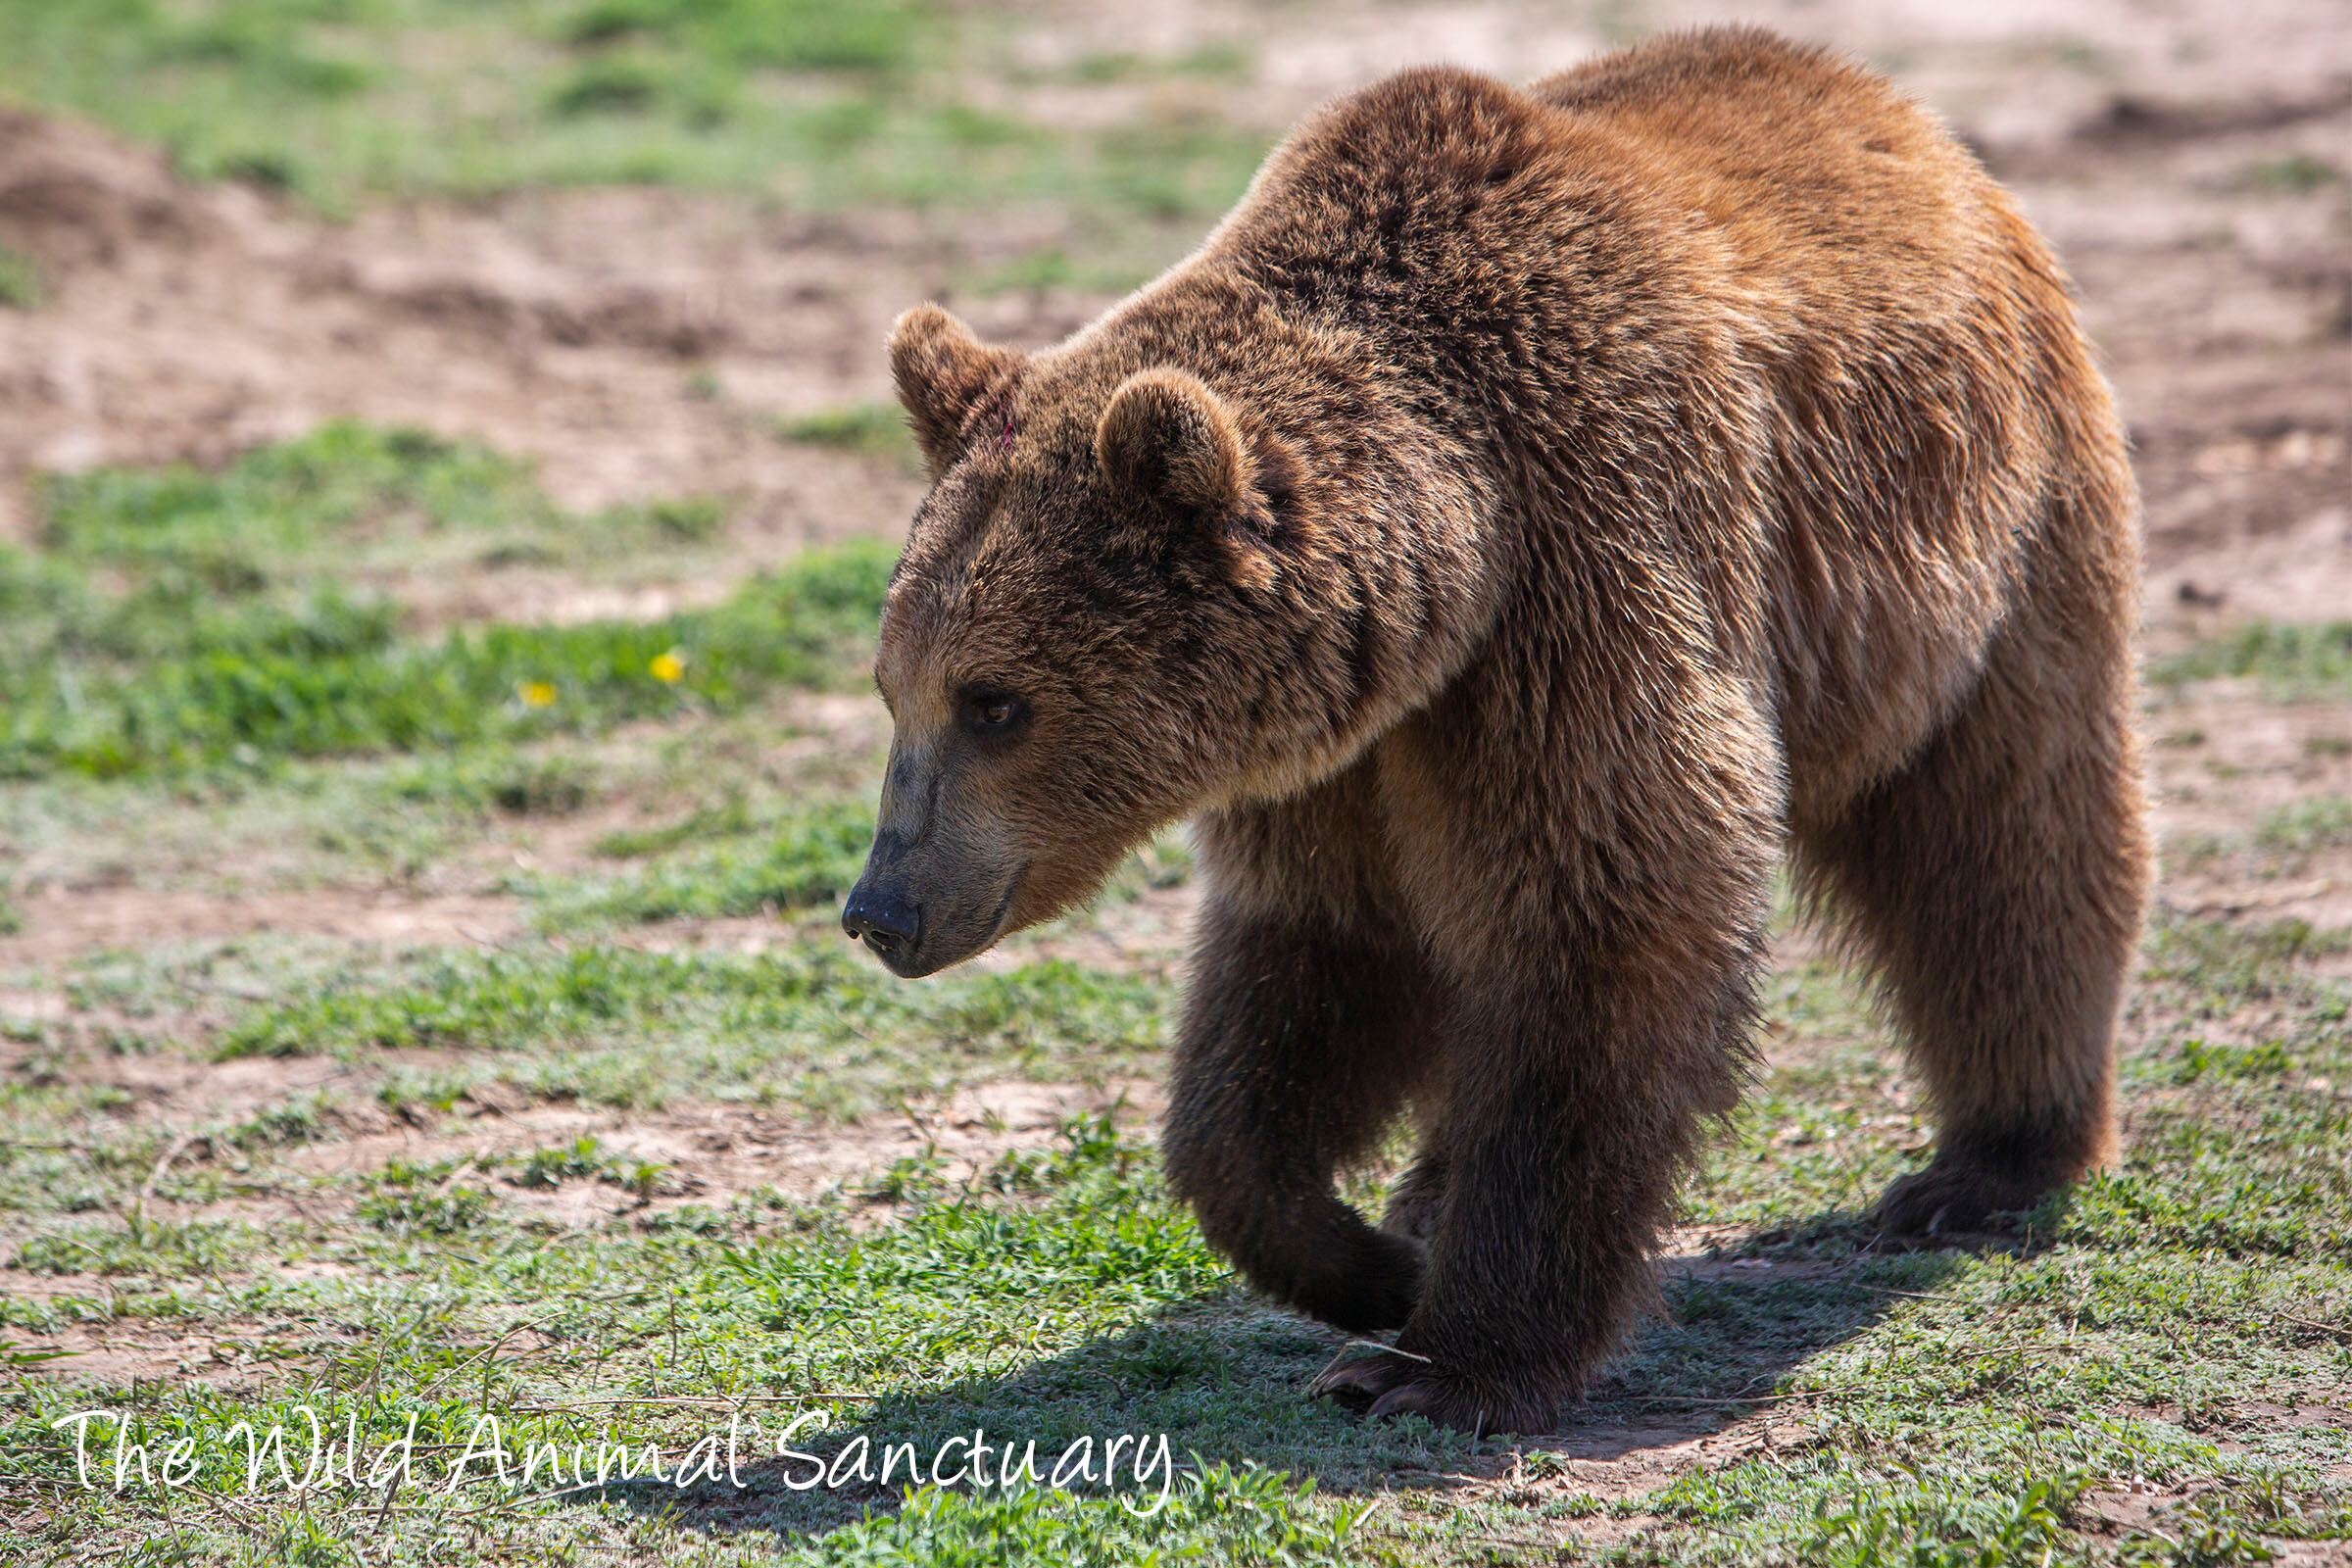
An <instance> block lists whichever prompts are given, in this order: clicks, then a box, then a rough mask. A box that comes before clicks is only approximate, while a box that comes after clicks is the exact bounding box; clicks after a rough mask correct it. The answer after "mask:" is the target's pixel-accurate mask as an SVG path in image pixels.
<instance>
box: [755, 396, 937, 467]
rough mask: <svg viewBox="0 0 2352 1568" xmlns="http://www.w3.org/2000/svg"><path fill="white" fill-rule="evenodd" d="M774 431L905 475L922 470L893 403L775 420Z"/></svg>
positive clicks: (830, 410)
mask: <svg viewBox="0 0 2352 1568" xmlns="http://www.w3.org/2000/svg"><path fill="white" fill-rule="evenodd" d="M776 429H777V432H778V433H779V434H781V435H782V436H783V437H784V439H785V440H787V441H797V442H801V443H803V444H805V445H809V446H824V447H836V448H839V449H841V450H843V451H845V452H855V453H857V454H858V456H859V457H863V458H869V459H872V460H873V461H875V462H877V463H887V464H889V465H891V466H894V467H896V468H898V469H900V470H901V471H902V472H905V473H909V474H919V473H921V472H922V469H923V460H922V454H921V453H919V452H918V451H916V450H915V445H914V437H913V436H911V435H910V434H908V433H907V416H906V415H905V414H903V413H901V412H900V410H899V407H898V405H897V404H895V403H860V404H858V405H856V406H854V407H851V408H844V409H826V410H822V411H820V412H818V413H815V414H804V415H799V416H797V417H792V418H788V419H783V420H779V421H778V422H777V425H776Z"/></svg>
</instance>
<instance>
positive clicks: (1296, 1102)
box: [1163, 902, 1434, 1333]
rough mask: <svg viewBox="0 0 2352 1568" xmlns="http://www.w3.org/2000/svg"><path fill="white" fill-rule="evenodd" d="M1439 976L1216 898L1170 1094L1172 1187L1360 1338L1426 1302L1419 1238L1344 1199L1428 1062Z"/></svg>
mask: <svg viewBox="0 0 2352 1568" xmlns="http://www.w3.org/2000/svg"><path fill="white" fill-rule="evenodd" d="M1427 987H1428V979H1427V976H1426V973H1425V971H1424V967H1423V965H1422V963H1421V962H1420V960H1419V959H1418V957H1417V956H1415V954H1414V953H1413V951H1412V949H1411V948H1410V947H1409V945H1405V944H1402V943H1401V942H1394V941H1386V940H1382V939H1381V938H1379V937H1378V936H1376V935H1373V934H1370V933H1367V932H1364V931H1361V930H1352V931H1351V930H1347V929H1343V928H1342V927H1340V926H1338V925H1337V924H1333V923H1327V922H1325V921H1322V920H1318V919H1309V918H1302V917H1299V916H1296V915H1287V914H1286V915H1276V914H1259V913H1250V912H1245V911H1244V910H1242V909H1240V908H1237V907H1233V906H1231V905H1227V904H1222V903H1217V902H1212V903H1211V904H1210V905H1209V906H1208V907H1205V908H1204V909H1203V910H1202V911H1201V940H1200V948H1199V953H1198V956H1197V957H1196V960H1195V964H1194V972H1193V976H1192V984H1191V987H1190V991H1189V994H1188V996H1187V999H1186V1006H1185V1019H1184V1027H1183V1032H1182V1034H1181V1036H1180V1037H1179V1039H1178V1041H1177V1046H1176V1052H1175V1061H1174V1067H1173V1073H1172V1081H1171V1083H1170V1088H1169V1103H1168V1114H1167V1125H1166V1132H1165V1137H1164V1140H1163V1150H1164V1153H1165V1158H1166V1164H1167V1173H1168V1182H1169V1185H1170V1186H1171V1187H1173V1188H1174V1189H1175V1191H1176V1192H1177V1194H1178V1195H1179V1196H1180V1197H1182V1198H1184V1199H1185V1200H1186V1201H1188V1202H1190V1203H1191V1204H1192V1205H1193V1209H1194V1211H1195V1213H1196V1214H1197V1215H1198V1216H1199V1219H1200V1222H1201V1234H1202V1235H1203V1236H1204V1237H1206V1238H1207V1240H1208V1242H1209V1245H1210V1246H1212V1247H1214V1248H1215V1249H1216V1250H1218V1251H1220V1252H1222V1253H1224V1254H1225V1255H1226V1256H1227V1257H1229V1258H1231V1259H1232V1260H1233V1262H1234V1263H1235V1265H1236V1266H1237V1267H1239V1268H1240V1269H1241V1271H1242V1272H1243V1273H1244V1274H1245V1275H1247V1276H1248V1277H1249V1278H1250V1282H1251V1283H1252V1284H1254V1285H1256V1286H1257V1287H1258V1288H1259V1289H1260V1290H1263V1291H1265V1292H1266V1293H1267V1294H1268V1295H1270V1296H1273V1297H1274V1298H1276V1299H1279V1300H1282V1301H1285V1302H1288V1303H1289V1304H1290V1305H1292V1306H1296V1307H1298V1308H1299V1309H1300V1310H1302V1311H1305V1312H1307V1313H1310V1314H1311V1315H1313V1316H1315V1317H1318V1318H1321V1319H1323V1320H1324V1321H1325V1322H1327V1323H1332V1324H1335V1325H1337V1326H1339V1327H1341V1328H1344V1329H1348V1330H1349V1331H1351V1332H1355V1333H1369V1332H1372V1331H1375V1330H1379V1329H1390V1328H1396V1327H1397V1326H1398V1325H1399V1324H1401V1323H1403V1322H1404V1320H1405V1317H1406V1315H1407V1314H1408V1313H1410V1312H1411V1310H1412V1307H1413V1303H1414V1301H1415V1300H1416V1299H1417V1298H1418V1296H1419V1293H1420V1288H1421V1274H1422V1254H1423V1249H1422V1247H1421V1245H1420V1243H1419V1242H1418V1241H1417V1240H1414V1239H1411V1238H1408V1237H1406V1236H1401V1235H1397V1234H1395V1233H1394V1232H1392V1231H1388V1230H1375V1229H1374V1228H1373V1227H1372V1226H1371V1225H1370V1224H1368V1223H1366V1222H1365V1220H1364V1218H1363V1216H1362V1215H1360V1214H1358V1213H1357V1212H1356V1211H1355V1210H1354V1209H1353V1208H1351V1207H1349V1206H1348V1204H1347V1203H1345V1202H1343V1201H1341V1200H1340V1198H1339V1196H1338V1194H1337V1193H1336V1192H1335V1191H1334V1190H1333V1180H1334V1177H1335V1176H1336V1175H1337V1173H1338V1172H1339V1171H1340V1169H1341V1168H1343V1167H1344V1166H1346V1165H1347V1164H1348V1163H1349V1162H1350V1161H1352V1160H1354V1159H1356V1158H1357V1157H1359V1156H1361V1155H1362V1154H1364V1153H1365V1152H1368V1151H1369V1150H1370V1149H1371V1147H1372V1146H1373V1145H1374V1143H1375V1142H1377V1141H1378V1139H1379V1138H1380V1136H1381V1134H1382V1133H1383V1132H1384V1131H1385V1130H1386V1129H1387V1127H1388V1124H1389V1122H1390V1121H1391V1119H1392V1118H1394V1117H1395V1116H1396V1114H1397V1111H1398V1110H1399V1109H1400V1108H1401V1106H1402V1104H1403V1103H1404V1099H1405V1097H1406V1095H1407V1094H1408V1093H1409V1092H1410V1091H1411V1089H1412V1088H1413V1086H1414V1082H1415V1079H1416V1078H1417V1076H1418V1075H1419V1074H1421V1073H1422V1072H1423V1071H1425V1070H1426V1068H1427V1066H1428V1062H1429V1057H1430V1055H1431V1054H1432V1052H1433V1049H1434V1040H1433V1038H1432V1036H1433V1034H1434V1031H1431V1030H1429V1029H1428V1028H1426V1026H1425V1019H1426V1016H1427V1007H1428V998H1429V993H1428V990H1427Z"/></svg>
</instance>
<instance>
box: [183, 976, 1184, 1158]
mask: <svg viewBox="0 0 2352 1568" xmlns="http://www.w3.org/2000/svg"><path fill="white" fill-rule="evenodd" d="M158 980H159V983H160V984H162V985H163V986H164V987H165V988H166V989H168V988H169V986H170V983H171V982H170V977H169V975H166V976H161V977H158ZM1165 994H1166V988H1165V987H1164V986H1162V985H1160V984H1157V983H1155V982H1152V981H1150V980H1147V979H1143V978H1138V977H1131V976H1119V975H1111V974H1105V973H1102V972H1099V971H1095V970H1089V969H1082V968H1079V967H1076V966H1074V965H1072V964H1069V963H1066V962H1061V961H1058V960H1054V961H1046V962H1038V963H1030V964H1024V965H1022V966H1021V967H1019V968H1016V969H1012V970H1009V971H1006V972H1003V973H995V974H975V973H969V972H964V973H958V974H956V975H952V976H948V977H943V978H941V979H938V980H935V981H931V982H926V983H924V984H921V985H907V984H906V983H904V982H901V981H897V980H894V979H892V978H891V977H890V976H889V975H888V974H886V973H884V972H883V971H882V969H881V968H880V967H879V966H878V965H876V964H875V963H874V962H873V961H872V960H871V959H870V958H867V957H865V956H863V955H861V954H859V953H858V952H856V951H854V950H852V949H851V948H850V947H849V946H848V945H847V944H846V943H841V942H821V941H820V942H813V943H801V944H786V945H780V946H779V947H778V948H776V949H775V950H772V951H770V952H768V953H763V954H758V955H747V954H730V953H719V952H708V951H689V952H679V953H644V952H639V951H636V950H634V949H629V948H620V947H610V946H603V945H596V946H587V947H581V948H577V949H574V950H572V951H570V952H563V953H558V952H547V953H525V954H506V953H488V954H474V953H463V954H460V953H448V954H441V953H431V952H427V953H421V954H417V955H414V956H410V957H408V958H406V959H403V960H400V961H399V963H398V965H397V966H396V968H395V970H394V972H393V973H392V974H390V975H387V976H385V977H384V978H383V979H382V980H378V981H373V982H368V981H365V980H361V979H359V978H358V977H355V976H352V975H348V974H335V973H332V972H329V973H325V974H322V975H319V977H318V978H317V979H316V980H315V981H312V982H307V983H303V984H301V985H299V986H298V987H296V988H293V989H292V990H291V991H290V994H289V995H287V997H286V998H285V1000H283V1001H280V1002H277V1003H274V1004H272V1005H268V1006H263V1007H259V1008H256V1009H254V1010H253V1011H252V1012H251V1013H250V1014H249V1015H248V1016H246V1017H243V1018H241V1019H239V1020H238V1021H236V1022H235V1023H233V1024H231V1025H229V1026H228V1027H227V1028H226V1029H225V1030H224V1031H223V1032H222V1033H221V1036H220V1038H219V1041H218V1044H217V1045H216V1047H215V1050H216V1052H217V1053H218V1054H220V1055H221V1056H225V1057H236V1056H246V1055H328V1056H337V1057H341V1058H342V1059H344V1060H347V1061H351V1062H366V1061H372V1060H375V1059H378V1058H379V1056H380V1054H382V1053H385V1052H404V1051H417V1050H434V1051H454V1052H461V1053H464V1054H466V1056H467V1057H468V1058H469V1059H470V1060H471V1063H472V1064H471V1066H470V1068H468V1069H467V1070H468V1072H469V1073H470V1074H471V1075H472V1076H474V1077H477V1078H481V1079H485V1080H487V1079H493V1078H495V1079H501V1080H503V1081H506V1082H509V1083H512V1084H514V1085H515V1086H516V1087H519V1088H522V1089H525V1090H528V1091H529V1092H531V1093H533V1094H539V1095H548V1096H554V1097H558V1098H563V1099H568V1100H577V1101H582V1102H586V1103H604V1104H615V1105H653V1104H661V1103H667V1102H669V1101H672V1100H677V1099H681V1098H684V1099H697V1098H712V1097H716V1098H721V1099H730V1100H755V1101H762V1102H773V1103H778V1104H784V1105H789V1106H792V1107H795V1108H796V1109H799V1110H800V1111H802V1112H804V1113H806V1114H809V1115H816V1116H826V1117H839V1116H847V1115H855V1114H859V1113H862V1112H864V1111H869V1110H872V1109H874V1108H876V1107H878V1106H883V1105H888V1104H892V1103H897V1102H898V1101H900V1100H903V1099H906V1098H907V1097H910V1096H921V1095H925V1094H930V1093H935V1092H938V1091H940V1090H941V1089H943V1088H945V1087H950V1086H953V1085H954V1084H956V1083H958V1082H961V1081H964V1080H966V1079H967V1078H969V1077H971V1076H973V1075H975V1074H978V1075H980V1076H983V1077H990V1076H1005V1075H1017V1076H1026V1077H1032V1078H1038V1079H1044V1080H1049V1081H1054V1080H1063V1079H1072V1078H1078V1079H1086V1078H1093V1077H1097V1076H1099V1075H1102V1074H1104V1073H1113V1072H1118V1071H1122V1070H1132V1069H1133V1068H1134V1067H1135V1066H1136V1064H1137V1062H1138V1061H1139V1059H1140V1058H1141V1056H1142V1055H1143V1054H1145V1053H1148V1052H1150V1051H1152V1050H1153V1049H1155V1048H1156V1047H1157V1045H1158V1043H1159V1039H1160V1009H1161V1006H1162V1005H1163V1003H1164V1001H1165Z"/></svg>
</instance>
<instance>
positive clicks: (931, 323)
mask: <svg viewBox="0 0 2352 1568" xmlns="http://www.w3.org/2000/svg"><path fill="white" fill-rule="evenodd" d="M1020 367H1021V356H1020V355H1019V354H1018V353H1016V352H1014V351H1013V350H1011V349H999V348H990V347H989V346H988V345H987V344H985V343H983V342H981V341H980V340H979V339H978V338H976V337H974V336H973V335H972V329H971V328H970V327H968V326H966V325H964V324H963V323H962V322H961V321H959V320H957V319H956V318H955V317H953V316H951V315H949V314H948V313H947V312H946V311H943V310H941V309H940V308H939V307H938V306H936V305H917V306H916V307H915V308H914V309H913V310H911V311H908V312H907V314H906V315H905V316H902V317H900V318H899V321H898V324H897V325H896V326H894V327H892V328H891V329H890V376H891V379H892V380H893V381H895V382H897V383H898V388H899V402H900V403H901V404H902V405H903V406H904V407H905V408H906V410H907V420H908V421H909V422H910V423H911V424H912V425H913V427H914V444H915V445H916V446H918V447H920V448H922V452H923V461H924V462H925V463H926V464H928V465H929V466H930V469H931V477H932V478H934V479H936V478H938V477H939V476H940V475H941V474H943V473H945V472H947V471H948V469H950V468H952V467H954V466H956V459H957V458H959V457H961V456H962V455H963V427H964V422H965V421H966V420H967V419H969V418H970V417H971V416H972V411H973V410H974V409H976V408H978V407H979V406H980V403H981V401H982V400H983V399H985V398H986V397H988V396H989V394H990V393H991V392H993V391H994V390H995V389H996V387H997V386H998V384H999V383H1001V382H1003V381H1004V380H1005V378H1006V377H1008V376H1010V375H1011V374H1012V373H1013V372H1014V371H1016V370H1018V369H1019V368H1020Z"/></svg>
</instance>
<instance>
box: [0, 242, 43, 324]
mask: <svg viewBox="0 0 2352 1568" xmlns="http://www.w3.org/2000/svg"><path fill="white" fill-rule="evenodd" d="M42 292H43V290H42V288H41V273H40V269H38V268H36V267H34V266H33V265H32V258H31V257H29V256H24V255H20V254H19V253H18V252H16V251H13V250H10V249H9V248H8V247H7V246H5V245H0V309H7V310H12V311H29V310H31V309H33V308H34V307H36V306H38V305H39V304H40V303H41V296H42Z"/></svg>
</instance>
